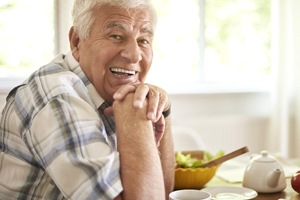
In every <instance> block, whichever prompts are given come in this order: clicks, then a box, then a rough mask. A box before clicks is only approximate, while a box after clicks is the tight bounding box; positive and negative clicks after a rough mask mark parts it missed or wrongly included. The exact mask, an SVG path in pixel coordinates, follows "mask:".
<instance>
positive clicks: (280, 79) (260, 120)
mask: <svg viewBox="0 0 300 200" xmlns="http://www.w3.org/2000/svg"><path fill="white" fill-rule="evenodd" d="M72 3H73V1H72V0H43V1H39V0H27V1H22V0H1V2H0V44H1V47H0V106H1V107H2V106H3V105H4V103H5V97H6V95H7V93H8V92H9V90H10V89H11V88H13V86H15V85H16V84H18V83H20V82H22V81H24V80H25V78H26V77H27V76H28V75H29V74H30V73H32V72H33V71H34V70H35V69H37V68H38V67H40V66H42V65H44V64H47V63H48V62H49V61H51V60H52V59H53V57H54V56H55V55H57V54H58V53H67V52H68V51H69V42H68V31H69V28H70V26H71V24H72V23H71V7H72ZM153 3H154V6H155V8H156V10H157V14H158V24H157V30H156V33H155V34H156V35H155V42H154V60H153V66H152V69H151V72H150V74H149V76H148V79H147V82H149V83H153V84H156V85H159V86H161V87H163V88H165V89H166V91H167V92H168V93H169V94H170V98H171V100H172V118H173V129H174V133H175V134H176V135H180V134H182V133H183V134H186V135H188V134H191V135H193V136H197V137H199V143H204V144H205V147H203V148H206V149H208V150H210V151H211V152H217V151H218V150H220V149H223V150H225V151H232V150H234V149H236V148H239V147H242V146H245V145H246V146H248V147H249V150H250V151H251V152H253V153H258V152H260V151H261V150H268V151H270V152H273V153H279V154H281V155H282V156H284V157H290V158H294V157H299V156H300V144H299V142H300V66H299V65H300V55H299V52H300V39H299V35H300V13H299V12H298V11H299V9H300V1H299V0H226V1H220V0H153ZM176 142H180V140H176ZM183 148H184V147H183ZM200 148H202V147H200Z"/></svg>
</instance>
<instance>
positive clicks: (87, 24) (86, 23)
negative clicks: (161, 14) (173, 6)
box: [72, 0, 156, 39]
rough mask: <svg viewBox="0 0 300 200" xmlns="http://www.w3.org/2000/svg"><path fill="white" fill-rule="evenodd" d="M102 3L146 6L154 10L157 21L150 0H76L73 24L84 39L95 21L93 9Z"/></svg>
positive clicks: (121, 5)
mask: <svg viewBox="0 0 300 200" xmlns="http://www.w3.org/2000/svg"><path fill="white" fill-rule="evenodd" d="M102 5H110V6H117V7H120V8H125V9H129V8H135V7H138V6H145V7H147V8H150V10H151V11H152V12H153V16H154V20H155V21H156V14H155V11H154V8H153V6H152V4H151V2H150V0H75V1H74V5H73V11H72V17H73V26H74V29H75V31H76V32H77V34H78V35H79V36H80V37H82V38H84V39H86V38H88V37H89V34H90V30H91V27H92V25H93V22H94V18H93V9H94V8H96V7H100V6H102ZM155 21H154V23H155Z"/></svg>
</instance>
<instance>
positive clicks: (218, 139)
mask: <svg viewBox="0 0 300 200" xmlns="http://www.w3.org/2000/svg"><path fill="white" fill-rule="evenodd" d="M170 97H171V101H172V120H173V125H174V127H182V126H183V127H188V128H191V129H194V130H195V132H196V133H197V134H199V135H200V136H201V137H202V139H203V140H204V142H205V143H206V146H207V149H208V150H209V151H211V152H216V151H218V150H220V149H223V150H225V151H226V152H229V151H231V150H234V149H236V148H239V147H242V146H248V147H249V150H250V151H251V152H253V153H257V152H259V151H261V150H262V149H264V146H265V142H266V141H265V137H266V135H267V134H266V133H267V129H268V121H269V119H268V118H269V113H270V103H269V102H270V96H269V95H268V94H267V93H231V94H228V93H227V94H185V95H171V96H170ZM4 100H5V94H0V105H3V103H4Z"/></svg>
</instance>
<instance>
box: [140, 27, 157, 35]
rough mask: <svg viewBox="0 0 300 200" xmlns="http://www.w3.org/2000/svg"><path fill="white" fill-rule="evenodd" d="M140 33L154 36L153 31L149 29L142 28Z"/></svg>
mask: <svg viewBox="0 0 300 200" xmlns="http://www.w3.org/2000/svg"><path fill="white" fill-rule="evenodd" d="M141 32H142V33H148V34H150V35H153V34H154V31H153V29H152V28H151V27H144V28H142V30H141Z"/></svg>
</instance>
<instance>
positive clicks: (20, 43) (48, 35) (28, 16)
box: [0, 0, 55, 79]
mask: <svg viewBox="0 0 300 200" xmlns="http://www.w3.org/2000/svg"><path fill="white" fill-rule="evenodd" d="M54 37H55V32H54V9H53V0H43V1H39V0H31V1H29V0H26V1H24V0H14V1H9V0H4V1H1V3H0V44H1V48H0V78H2V79H3V78H12V77H22V78H23V77H26V76H28V75H29V74H30V73H31V72H32V71H33V70H35V69H36V68H37V66H41V65H44V64H46V63H45V62H48V61H50V59H52V58H53V56H54V54H55V38H54Z"/></svg>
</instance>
